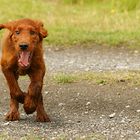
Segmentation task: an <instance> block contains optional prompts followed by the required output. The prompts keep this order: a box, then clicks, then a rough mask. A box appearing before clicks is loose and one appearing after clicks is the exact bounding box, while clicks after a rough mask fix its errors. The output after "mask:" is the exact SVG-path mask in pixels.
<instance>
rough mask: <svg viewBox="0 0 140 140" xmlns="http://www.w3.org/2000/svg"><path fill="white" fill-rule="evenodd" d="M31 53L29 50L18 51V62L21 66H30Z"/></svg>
mask: <svg viewBox="0 0 140 140" xmlns="http://www.w3.org/2000/svg"><path fill="white" fill-rule="evenodd" d="M31 57H32V53H31V52H29V51H20V52H19V54H18V64H19V66H20V67H22V68H28V67H29V66H30V61H31Z"/></svg>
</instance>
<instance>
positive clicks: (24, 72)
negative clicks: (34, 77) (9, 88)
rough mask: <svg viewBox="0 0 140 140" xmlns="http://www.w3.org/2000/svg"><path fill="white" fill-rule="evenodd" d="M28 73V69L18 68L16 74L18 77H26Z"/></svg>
mask: <svg viewBox="0 0 140 140" xmlns="http://www.w3.org/2000/svg"><path fill="white" fill-rule="evenodd" d="M28 71H29V70H28V69H25V70H23V69H21V68H19V67H18V69H17V71H16V73H17V74H18V75H26V74H28Z"/></svg>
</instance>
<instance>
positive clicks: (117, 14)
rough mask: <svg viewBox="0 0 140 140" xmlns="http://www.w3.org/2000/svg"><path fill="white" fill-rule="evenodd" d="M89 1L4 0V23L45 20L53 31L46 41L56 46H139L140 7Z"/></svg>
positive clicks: (1, 13)
mask: <svg viewBox="0 0 140 140" xmlns="http://www.w3.org/2000/svg"><path fill="white" fill-rule="evenodd" d="M88 1H89V2H87V3H86V2H85V1H83V0H80V2H79V1H75V0H72V1H71V2H67V1H66V2H62V1H59V0H55V1H49V0H30V1H28V0H20V1H18V0H13V1H12V2H11V1H10V0H6V1H5V0H1V10H0V23H3V22H7V21H11V20H15V19H19V18H25V17H26V18H33V19H39V20H42V21H43V22H44V23H45V27H46V28H47V29H48V32H49V36H48V38H46V39H45V43H46V44H48V45H52V46H56V45H57V46H75V45H81V44H86V45H89V44H92V43H96V44H101V45H107V46H119V45H122V44H123V45H125V46H129V47H139V44H140V40H139V36H140V24H139V23H140V16H139V15H140V10H139V8H137V9H135V10H131V11H126V10H123V11H120V10H118V9H119V8H118V5H113V6H112V2H111V0H107V1H100V2H99V1H97V0H94V1H92V2H90V0H88ZM86 45H85V46H86Z"/></svg>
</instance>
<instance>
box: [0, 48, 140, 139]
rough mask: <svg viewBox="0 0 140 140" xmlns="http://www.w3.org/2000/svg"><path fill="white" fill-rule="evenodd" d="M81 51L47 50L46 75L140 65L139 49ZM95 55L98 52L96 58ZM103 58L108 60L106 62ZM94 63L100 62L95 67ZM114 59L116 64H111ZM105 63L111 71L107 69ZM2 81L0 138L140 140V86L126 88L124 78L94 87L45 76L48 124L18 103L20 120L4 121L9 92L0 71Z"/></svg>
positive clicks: (25, 82)
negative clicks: (49, 121)
mask: <svg viewBox="0 0 140 140" xmlns="http://www.w3.org/2000/svg"><path fill="white" fill-rule="evenodd" d="M84 50H85V49H84ZM85 51H86V52H85V53H84V51H83V49H82V48H81V49H80V50H79V51H77V48H76V49H68V50H51V49H47V50H46V54H48V55H46V61H47V65H48V73H49V74H52V73H57V72H59V71H63V72H75V71H76V72H78V71H89V70H90V71H93V70H96V71H97V70H118V69H120V67H119V68H118V69H117V67H116V66H115V64H119V65H121V66H125V67H121V69H126V68H127V69H128V70H129V68H130V67H131V66H132V67H131V69H134V70H135V69H139V68H140V67H139V66H140V62H138V60H140V59H139V58H140V54H139V51H137V50H133V51H132V50H130V51H126V50H123V49H122V50H118V51H115V50H114V49H109V50H106V49H105V50H104V49H102V51H101V48H99V49H98V48H95V49H91V48H89V49H86V50H85ZM103 51H104V52H103ZM95 52H98V53H95ZM95 54H98V55H97V56H98V57H96V55H95ZM109 54H110V55H109ZM118 54H120V55H118ZM73 56H75V57H73ZM89 56H90V57H89ZM116 57H118V59H116ZM96 58H97V59H96ZM105 58H106V59H105ZM66 59H67V60H66ZM93 59H94V60H93ZM95 59H96V60H95ZM102 59H103V61H104V63H106V62H107V64H104V63H103V62H102V61H101V60H102ZM113 59H114V61H112V60H113ZM122 59H123V60H122ZM126 59H127V60H126ZM72 60H73V61H74V62H72ZM88 60H89V61H88ZM109 60H110V61H109ZM119 60H120V61H119ZM134 60H136V62H135V61H134ZM70 61H71V62H70ZM94 61H95V62H96V63H98V65H94ZM51 62H52V63H51ZM80 62H81V65H80V64H79V63H80ZM113 62H114V65H112V64H113ZM124 62H127V63H124ZM133 62H134V63H135V64H133ZM109 63H110V64H111V65H110V67H111V69H109ZM90 64H91V67H90ZM100 64H101V66H100V69H99V65H100ZM123 64H125V65H123ZM86 65H87V67H88V69H87V67H86ZM63 66H64V67H63ZM82 66H83V67H82ZM96 66H97V68H96ZM105 66H106V67H105ZM113 66H115V67H113ZM126 66H127V67H126ZM133 66H135V67H133ZM0 81H1V86H0V97H1V98H0V139H17V140H19V139H20V138H22V139H27V138H30V139H38V138H39V139H45V140H46V139H47V140H48V139H52V140H59V139H64V140H65V139H66V140H67V139H71V140H72V139H76V140H79V139H84V140H90V139H91V140H139V139H140V121H139V120H140V100H139V98H140V86H136V85H133V86H128V85H127V84H126V83H125V82H122V83H121V82H120V83H115V84H107V85H97V84H93V83H89V82H87V81H81V82H77V83H71V84H56V83H54V82H51V81H50V80H49V79H48V78H45V80H44V88H43V96H44V104H45V109H46V111H47V113H48V115H49V116H50V118H51V121H52V122H51V123H38V122H35V115H36V114H33V115H29V116H27V115H26V114H25V113H24V111H23V108H22V105H21V106H20V113H21V120H20V121H15V122H6V121H4V115H5V114H6V112H7V111H8V108H9V93H8V92H9V91H8V88H7V85H6V82H5V80H4V77H3V75H2V74H1V73H0ZM19 83H20V86H21V88H22V89H27V85H28V84H29V80H28V78H26V77H25V78H24V77H22V78H21V79H20V81H19Z"/></svg>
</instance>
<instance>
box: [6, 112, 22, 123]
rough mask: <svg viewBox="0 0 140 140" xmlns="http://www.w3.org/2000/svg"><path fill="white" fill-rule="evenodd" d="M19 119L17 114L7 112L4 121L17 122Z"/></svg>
mask: <svg viewBox="0 0 140 140" xmlns="http://www.w3.org/2000/svg"><path fill="white" fill-rule="evenodd" d="M19 119H20V115H19V112H18V111H16V112H11V111H10V112H8V113H7V115H6V117H5V120H7V121H17V120H19Z"/></svg>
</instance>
